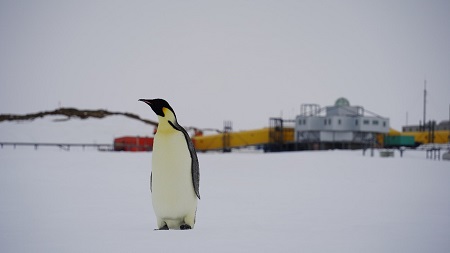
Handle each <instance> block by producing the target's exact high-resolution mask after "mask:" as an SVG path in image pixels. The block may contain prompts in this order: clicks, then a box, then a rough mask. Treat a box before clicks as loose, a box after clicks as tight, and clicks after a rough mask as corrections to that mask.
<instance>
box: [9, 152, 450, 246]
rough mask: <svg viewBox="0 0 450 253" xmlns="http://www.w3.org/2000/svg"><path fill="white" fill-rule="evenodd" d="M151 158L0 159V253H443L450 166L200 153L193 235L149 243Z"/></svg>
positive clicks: (158, 237)
mask: <svg viewBox="0 0 450 253" xmlns="http://www.w3.org/2000/svg"><path fill="white" fill-rule="evenodd" d="M151 155H152V153H114V152H96V151H93V150H85V151H82V150H81V149H80V150H76V149H73V150H71V151H70V152H66V151H62V150H58V149H56V148H39V149H38V150H37V151H35V150H34V149H33V148H26V147H18V148H16V149H13V148H12V147H4V148H3V149H0V207H1V208H0V213H1V218H0V252H176V251H180V250H182V251H185V252H256V251H263V252H274V251H277V252H280V251H286V252H301V251H303V252H449V250H450V243H449V240H448V238H450V164H449V163H448V162H444V161H431V160H426V159H425V153H424V152H421V151H407V152H406V153H405V155H404V157H403V158H400V157H399V156H398V153H396V157H394V158H379V156H378V153H376V157H370V156H367V154H366V156H362V151H320V152H292V153H270V154H262V153H230V154H218V153H200V154H199V161H200V175H201V179H200V193H201V196H202V199H201V200H200V201H199V206H198V212H197V223H196V226H195V229H194V230H191V231H173V230H171V231H154V230H153V229H154V228H156V219H155V216H154V214H153V210H152V206H151V197H150V190H149V175H150V171H151V167H150V164H151Z"/></svg>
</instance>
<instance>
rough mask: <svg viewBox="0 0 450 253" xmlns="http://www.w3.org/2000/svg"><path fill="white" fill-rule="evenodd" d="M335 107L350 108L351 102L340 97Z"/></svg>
mask: <svg viewBox="0 0 450 253" xmlns="http://www.w3.org/2000/svg"><path fill="white" fill-rule="evenodd" d="M334 105H335V106H350V102H349V101H348V99H346V98H344V97H340V98H338V99H337V100H336V102H335V103H334Z"/></svg>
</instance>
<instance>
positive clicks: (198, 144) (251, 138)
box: [192, 128, 294, 151]
mask: <svg viewBox="0 0 450 253" xmlns="http://www.w3.org/2000/svg"><path fill="white" fill-rule="evenodd" d="M270 132H271V131H270V128H262V129H256V130H247V131H239V132H229V133H220V134H212V135H205V136H195V137H193V138H192V140H193V142H194V146H195V148H196V149H197V150H198V151H210V150H222V149H224V148H239V147H246V146H257V145H263V144H268V143H270V142H271V138H270ZM283 139H284V141H285V142H293V141H294V131H293V129H287V128H285V129H284V131H283Z"/></svg>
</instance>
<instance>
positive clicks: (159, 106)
mask: <svg viewBox="0 0 450 253" xmlns="http://www.w3.org/2000/svg"><path fill="white" fill-rule="evenodd" d="M139 101H142V102H144V103H146V104H148V105H149V106H150V107H151V108H152V110H153V111H154V112H155V113H156V115H158V116H161V117H164V116H165V115H164V108H167V109H169V110H170V111H171V112H172V113H173V115H175V112H174V111H173V109H172V107H171V106H170V105H169V103H167V101H166V100H164V99H161V98H155V99H139ZM175 117H176V116H175Z"/></svg>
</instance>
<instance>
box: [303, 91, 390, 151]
mask: <svg viewBox="0 0 450 253" xmlns="http://www.w3.org/2000/svg"><path fill="white" fill-rule="evenodd" d="M366 113H368V114H370V115H368V114H366ZM388 132H389V118H385V117H381V116H379V115H377V114H375V113H371V112H369V111H367V110H364V108H363V107H362V106H352V105H350V102H349V101H348V99H346V98H343V97H341V98H338V99H337V100H336V102H335V103H334V105H333V106H327V107H325V108H320V106H319V105H317V104H302V105H301V114H300V115H298V116H297V117H296V119H295V134H294V136H295V141H296V142H297V143H303V144H307V147H306V149H330V148H338V149H356V148H364V147H371V146H372V147H373V146H376V145H377V144H379V143H380V142H382V141H380V140H377V138H376V137H377V136H380V134H387V133H388Z"/></svg>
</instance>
